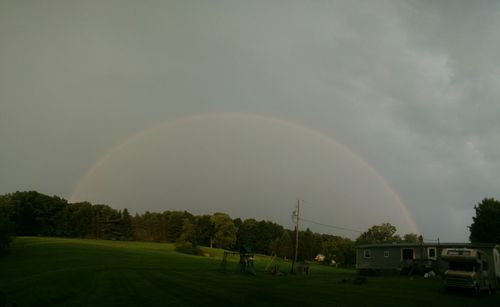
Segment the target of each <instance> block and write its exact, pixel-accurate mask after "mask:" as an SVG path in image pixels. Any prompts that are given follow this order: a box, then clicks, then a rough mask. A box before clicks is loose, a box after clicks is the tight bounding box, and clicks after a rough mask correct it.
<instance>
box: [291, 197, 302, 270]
mask: <svg viewBox="0 0 500 307" xmlns="http://www.w3.org/2000/svg"><path fill="white" fill-rule="evenodd" d="M295 218H296V219H295V257H294V258H293V262H292V273H295V263H296V262H297V255H298V254H299V220H300V199H297V211H295Z"/></svg>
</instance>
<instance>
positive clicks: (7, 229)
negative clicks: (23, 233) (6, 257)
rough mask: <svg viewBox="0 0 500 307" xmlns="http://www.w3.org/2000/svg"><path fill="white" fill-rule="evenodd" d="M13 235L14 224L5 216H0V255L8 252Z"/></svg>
mask: <svg viewBox="0 0 500 307" xmlns="http://www.w3.org/2000/svg"><path fill="white" fill-rule="evenodd" d="M13 235H14V224H13V223H12V222H11V221H9V220H8V219H6V218H4V217H0V255H3V254H6V253H8V252H9V248H10V242H12V238H13Z"/></svg>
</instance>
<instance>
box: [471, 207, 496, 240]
mask: <svg viewBox="0 0 500 307" xmlns="http://www.w3.org/2000/svg"><path fill="white" fill-rule="evenodd" d="M474 209H475V210H476V216H475V217H473V218H472V221H473V222H472V225H470V226H469V229H470V241H471V242H488V243H498V242H500V201H498V200H496V199H494V198H485V199H483V200H482V201H481V202H480V203H479V204H478V205H477V206H474Z"/></svg>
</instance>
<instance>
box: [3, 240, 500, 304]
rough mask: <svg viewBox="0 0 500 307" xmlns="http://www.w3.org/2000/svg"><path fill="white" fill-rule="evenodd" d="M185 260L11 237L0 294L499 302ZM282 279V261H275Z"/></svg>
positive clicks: (401, 284) (146, 249)
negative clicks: (246, 272) (244, 270)
mask: <svg viewBox="0 0 500 307" xmlns="http://www.w3.org/2000/svg"><path fill="white" fill-rule="evenodd" d="M204 250H205V252H207V253H209V254H210V255H211V257H200V256H192V255H184V254H180V253H177V252H175V251H174V246H173V245H172V244H162V243H145V242H118V241H100V240H82V239H59V238H38V237H36V238H22V237H21V238H17V239H16V240H15V241H14V243H13V246H12V253H11V254H10V255H7V256H6V257H2V258H0V290H1V291H2V292H3V293H4V294H5V295H6V297H7V300H8V302H10V303H12V302H16V303H17V304H18V306H201V305H205V306H207V305H221V306H222V305H224V306H226V305H236V304H238V305H242V306H294V305H296V306H302V305H306V306H326V305H330V306H331V305H334V306H367V305H371V306H402V305H404V306H422V305H426V306H440V307H443V306H444V307H446V306H477V305H481V306H500V299H499V297H486V296H484V297H480V298H474V297H472V296H463V295H447V294H446V293H444V291H443V283H442V280H438V279H433V280H426V279H424V278H422V277H415V278H414V279H413V280H412V279H410V278H409V277H406V276H390V277H389V276H386V277H368V282H367V283H366V284H363V285H355V284H353V283H346V284H343V283H341V280H342V279H351V280H352V279H354V278H355V277H356V275H355V274H356V273H355V271H354V270H348V269H337V268H332V267H329V266H323V265H314V264H312V265H311V271H312V275H311V276H308V277H306V276H300V275H288V276H273V275H271V274H270V273H268V272H265V271H264V269H265V268H266V266H267V265H268V264H269V262H270V260H271V258H270V257H267V256H257V257H256V259H255V266H256V270H257V276H249V275H240V274H238V273H237V272H238V257H237V256H236V257H231V258H230V259H229V263H228V266H227V272H226V273H221V272H219V270H218V269H219V265H220V261H221V257H222V255H223V251H221V250H217V249H209V248H204ZM276 263H278V265H279V267H280V269H281V270H282V272H285V273H286V272H288V271H289V269H290V263H289V262H283V261H281V260H279V261H277V262H276Z"/></svg>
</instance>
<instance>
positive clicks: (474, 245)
mask: <svg viewBox="0 0 500 307" xmlns="http://www.w3.org/2000/svg"><path fill="white" fill-rule="evenodd" d="M438 246H439V247H444V248H453V247H469V248H494V247H495V246H498V244H495V243H470V242H468V243H460V242H455V243H453V242H451V243H450V242H444V243H437V242H432V243H429V242H424V243H422V244H420V243H377V244H362V245H358V246H357V247H356V248H389V247H438Z"/></svg>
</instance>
